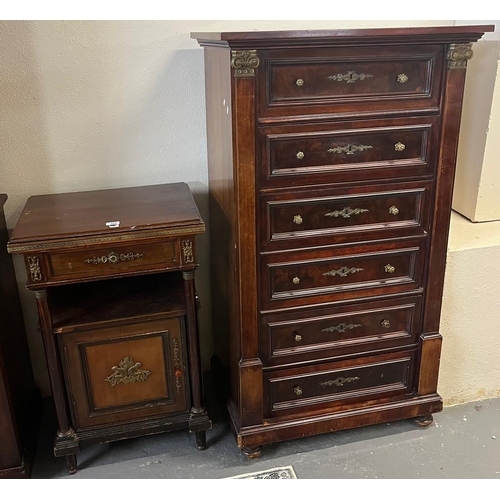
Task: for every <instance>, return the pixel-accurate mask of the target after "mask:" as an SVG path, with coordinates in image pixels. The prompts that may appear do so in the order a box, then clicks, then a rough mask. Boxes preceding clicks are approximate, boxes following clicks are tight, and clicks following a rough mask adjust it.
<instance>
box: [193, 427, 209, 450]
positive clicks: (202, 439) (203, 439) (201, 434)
mask: <svg viewBox="0 0 500 500" xmlns="http://www.w3.org/2000/svg"><path fill="white" fill-rule="evenodd" d="M194 435H195V437H196V447H197V448H198V449H199V450H206V449H207V436H206V433H205V431H198V432H195V433H194Z"/></svg>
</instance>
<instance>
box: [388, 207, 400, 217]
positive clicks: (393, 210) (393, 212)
mask: <svg viewBox="0 0 500 500" xmlns="http://www.w3.org/2000/svg"><path fill="white" fill-rule="evenodd" d="M389 213H390V214H391V215H398V214H399V208H398V207H396V206H394V205H392V207H389Z"/></svg>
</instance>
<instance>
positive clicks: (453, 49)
mask: <svg viewBox="0 0 500 500" xmlns="http://www.w3.org/2000/svg"><path fill="white" fill-rule="evenodd" d="M470 45H471V44H462V45H456V44H451V45H449V46H448V47H447V54H446V59H447V65H448V68H447V70H446V72H445V75H444V76H445V91H444V96H443V105H442V116H443V118H442V125H441V150H440V152H439V163H438V169H437V177H436V195H435V199H434V223H433V226H432V233H431V247H430V252H429V267H428V271H427V276H428V277H427V286H426V297H425V313H424V322H423V333H422V335H421V339H420V343H421V359H422V362H421V364H420V374H419V385H418V394H419V395H420V396H424V395H427V394H434V393H436V392H437V383H438V372H439V362H440V356H441V344H442V337H441V335H440V333H439V321H440V315H441V301H442V296H443V288H444V275H445V268H446V254H447V245H448V233H449V229H450V216H451V202H452V197H453V182H454V179H455V164H456V158H457V149H458V134H459V130H460V117H461V113H462V100H463V92H464V85H465V70H466V64H467V59H469V58H470V57H471V56H472V51H471V50H470ZM457 57H458V59H457Z"/></svg>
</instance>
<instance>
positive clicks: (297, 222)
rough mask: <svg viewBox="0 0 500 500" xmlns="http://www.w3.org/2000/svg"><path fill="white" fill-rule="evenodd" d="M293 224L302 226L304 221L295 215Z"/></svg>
mask: <svg viewBox="0 0 500 500" xmlns="http://www.w3.org/2000/svg"><path fill="white" fill-rule="evenodd" d="M293 222H295V224H297V225H300V224H302V222H304V221H303V219H302V217H301V216H300V215H294V217H293Z"/></svg>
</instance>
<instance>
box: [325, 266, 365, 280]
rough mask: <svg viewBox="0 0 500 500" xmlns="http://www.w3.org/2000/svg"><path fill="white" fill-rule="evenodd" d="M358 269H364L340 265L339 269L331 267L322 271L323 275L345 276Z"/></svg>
mask: <svg viewBox="0 0 500 500" xmlns="http://www.w3.org/2000/svg"><path fill="white" fill-rule="evenodd" d="M358 271H364V269H363V268H362V267H346V266H344V267H341V268H340V269H332V270H331V271H328V272H327V273H323V276H342V277H345V276H347V275H349V274H354V273H357V272H358Z"/></svg>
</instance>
